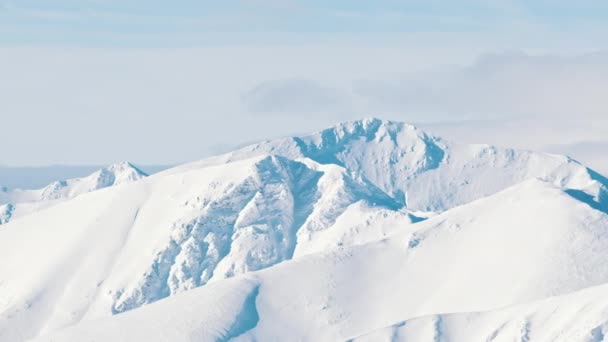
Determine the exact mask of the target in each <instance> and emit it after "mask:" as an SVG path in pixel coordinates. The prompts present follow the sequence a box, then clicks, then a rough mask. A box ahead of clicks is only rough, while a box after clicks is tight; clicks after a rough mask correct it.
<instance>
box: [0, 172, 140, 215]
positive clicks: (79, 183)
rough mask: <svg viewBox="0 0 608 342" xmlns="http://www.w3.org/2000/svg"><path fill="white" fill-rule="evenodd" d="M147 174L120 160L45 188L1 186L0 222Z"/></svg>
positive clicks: (138, 178)
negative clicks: (79, 176) (90, 172)
mask: <svg viewBox="0 0 608 342" xmlns="http://www.w3.org/2000/svg"><path fill="white" fill-rule="evenodd" d="M144 177H147V174H146V173H144V172H143V171H141V170H139V169H138V168H137V167H135V166H133V165H132V164H130V163H127V162H124V163H118V164H113V165H110V166H108V167H105V168H103V169H101V170H98V171H96V172H94V173H93V174H91V175H89V176H86V177H83V178H74V179H68V180H65V181H56V182H53V183H51V184H49V185H47V186H46V187H44V188H42V189H35V190H21V189H15V190H9V189H7V188H2V190H0V224H5V223H7V222H8V221H10V220H12V219H15V218H17V217H20V216H24V215H28V214H30V213H32V212H36V211H38V210H41V209H44V208H48V207H50V206H52V205H55V204H57V203H59V202H60V201H65V200H68V199H70V198H74V197H76V196H79V195H82V194H85V193H88V192H91V191H95V190H99V189H103V188H107V187H110V186H114V185H121V184H127V183H131V182H135V181H137V180H140V179H142V178H144Z"/></svg>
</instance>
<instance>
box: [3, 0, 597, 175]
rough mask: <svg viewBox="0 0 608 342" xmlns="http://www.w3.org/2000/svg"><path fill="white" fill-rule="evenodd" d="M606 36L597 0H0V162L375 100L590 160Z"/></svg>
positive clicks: (285, 131) (169, 147)
mask: <svg viewBox="0 0 608 342" xmlns="http://www.w3.org/2000/svg"><path fill="white" fill-rule="evenodd" d="M606 37H608V2H606V1H577V2H566V1H547V0H543V1H523V0H522V1H515V0H495V1H491V0H489V1H488V0H486V1H482V0H463V1H435V0H430V1H429V0H427V1H421V0H403V1H396V0H395V1H389V0H381V1H316V0H315V1H306V2H304V1H297V0H241V1H172V2H168V1H139V0H132V1H117V0H78V1H77V0H0V75H2V77H1V78H0V103H2V110H1V111H0V119H1V120H0V122H1V123H2V129H3V134H1V135H0V146H11V148H5V149H4V150H3V153H2V154H1V155H0V164H7V165H15V166H19V165H49V164H106V163H112V162H115V161H121V160H130V161H132V162H135V163H140V164H174V163H181V162H187V161H191V160H195V159H200V158H203V157H205V156H208V155H210V154H215V153H219V152H223V151H226V150H229V149H231V148H234V147H235V146H240V145H242V144H244V143H248V142H254V141H256V140H260V139H265V138H272V137H278V136H284V135H290V134H297V133H306V132H309V131H312V130H317V129H321V128H323V127H325V126H328V125H331V124H334V123H336V122H337V121H342V120H352V119H357V118H362V117H369V116H376V117H381V118H387V119H395V120H401V121H408V122H413V123H416V124H418V125H419V126H421V127H422V128H428V129H429V130H431V131H432V132H436V133H438V134H441V135H444V136H446V137H448V138H452V139H456V140H463V141H466V142H472V143H491V144H498V145H508V146H515V147H521V148H530V149H539V150H547V151H550V152H561V153H568V154H570V155H573V156H574V157H575V158H576V157H579V156H580V159H582V160H583V161H584V162H589V163H591V164H592V166H594V167H596V168H598V169H602V170H604V169H605V170H607V171H608V158H606V157H607V155H604V154H603V152H602V151H607V150H608V138H606V134H605V132H606V131H608V114H607V113H606V110H605V108H608V99H606V96H605V90H606V89H608V52H607V51H608V39H606ZM589 146H593V148H589ZM591 151H593V153H591ZM0 181H1V180H0ZM0 183H1V182H0Z"/></svg>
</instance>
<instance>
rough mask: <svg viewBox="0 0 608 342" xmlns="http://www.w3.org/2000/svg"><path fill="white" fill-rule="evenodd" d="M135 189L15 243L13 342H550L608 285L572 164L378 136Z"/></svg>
mask: <svg viewBox="0 0 608 342" xmlns="http://www.w3.org/2000/svg"><path fill="white" fill-rule="evenodd" d="M126 183H129V184H123V185H115V186H111V187H107V188H104V189H101V190H97V191H93V192H88V191H82V192H79V194H81V193H83V192H86V193H85V194H81V195H80V196H76V197H73V198H71V199H66V200H64V201H61V203H57V204H55V205H54V206H52V207H49V208H47V209H44V210H39V211H37V212H35V213H31V214H29V215H24V216H22V217H20V218H19V219H18V220H14V221H12V222H9V223H7V224H5V225H2V226H1V227H0V257H1V259H2V260H5V261H3V262H2V263H0V312H1V313H0V340H2V341H20V340H25V339H28V338H34V337H36V336H45V337H40V338H41V339H42V340H49V341H89V340H92V341H140V340H151V341H215V340H218V341H223V340H228V339H236V340H244V341H249V340H258V341H291V340H296V341H299V340H304V341H335V340H338V341H340V340H348V339H351V338H356V337H359V338H361V339H365V338H367V339H368V340H376V339H378V340H382V339H384V340H388V341H391V340H393V337H394V340H396V341H400V340H403V338H404V336H405V337H407V336H419V339H417V338H414V340H429V341H433V340H437V338H439V340H441V338H444V337H442V336H445V339H448V338H450V336H453V338H454V339H457V340H460V339H462V340H473V341H475V340H480V341H485V340H488V339H489V340H492V338H491V337H494V338H496V339H497V340H500V339H499V338H506V340H512V339H514V338H520V339H521V338H523V337H522V336H523V335H521V334H520V333H521V329H520V330H517V329H515V328H513V329H511V328H509V329H506V328H505V329H501V328H500V327H501V326H503V325H504V326H510V325H508V324H512V325H513V326H517V327H524V328H526V327H527V326H528V325H529V327H528V328H526V329H528V330H529V331H530V335H529V336H531V337H535V338H537V339H538V340H543V338H544V337H543V336H545V335H534V334H533V333H535V332H536V331H537V330H535V329H536V328H535V327H536V326H537V325H538V324H541V323H538V322H545V321H546V320H548V319H549V318H547V317H545V316H543V315H548V314H547V313H546V312H547V311H548V309H546V306H547V305H548V304H546V302H544V301H543V299H544V298H547V297H551V296H565V297H559V298H556V299H554V300H553V299H552V301H553V302H550V303H555V304H550V305H556V306H559V308H560V309H559V310H563V311H564V312H566V313H564V314H563V315H562V316H560V317H564V320H568V319H570V318H571V320H573V319H574V316H575V315H572V316H568V312H569V311H568V310H576V308H578V307H579V306H580V305H583V304H582V302H584V301H588V302H591V301H592V300H591V299H589V298H590V297H589V296H591V295H588V294H584V295H580V296H579V295H578V294H577V293H575V294H572V295H570V294H569V293H572V292H574V291H579V290H583V289H585V288H587V287H590V286H599V287H598V288H597V289H598V290H593V291H591V292H588V293H592V294H594V293H597V295H598V296H600V295H601V288H602V287H601V285H602V284H603V283H608V269H605V265H606V264H608V216H607V215H606V213H605V211H606V210H605V208H606V207H607V206H606V205H607V202H608V199H607V198H606V197H607V196H606V188H605V186H606V184H607V183H608V182H607V181H606V180H605V178H604V177H602V176H600V175H599V174H597V173H595V172H593V171H591V170H589V169H587V168H585V167H584V166H582V165H580V164H579V163H577V162H575V161H573V160H571V159H568V158H566V157H562V156H555V155H548V154H542V153H535V152H530V151H518V150H511V149H503V148H497V147H491V146H485V145H464V144H458V143H453V142H449V141H446V140H444V139H441V138H438V137H433V136H430V135H428V134H426V133H424V132H422V131H420V130H418V129H417V128H415V127H413V126H409V125H405V124H402V123H396V122H388V121H381V120H377V119H367V120H361V121H356V122H348V123H343V124H340V125H338V126H336V127H333V128H330V129H327V130H324V131H322V132H319V133H315V134H312V135H309V136H305V137H295V138H285V139H279V140H275V141H270V142H263V143H260V144H256V145H252V146H249V147H246V148H243V149H241V150H237V151H234V152H231V153H228V154H226V155H222V156H218V157H213V158H209V159H206V160H203V161H199V162H195V163H191V164H186V165H183V166H179V167H176V168H173V169H170V170H167V171H164V172H161V173H159V174H156V175H154V176H151V177H147V178H143V179H140V180H137V181H136V182H126ZM34 203H35V202H34ZM9 260H11V262H9ZM12 260H18V262H12ZM288 260H291V261H288ZM285 261H287V262H285ZM227 278H230V279H227ZM197 287H200V288H197ZM195 288H197V289H195ZM585 291H587V290H585ZM585 293H587V292H585ZM167 297H169V298H167ZM577 298H580V300H579V299H577ZM536 301H538V302H536ZM153 302H157V303H154V304H152V305H147V304H150V303H153ZM531 302H534V304H525V303H531ZM512 305H516V307H515V309H512V310H511V309H503V308H505V307H509V306H512ZM517 305H529V309H526V310H530V311H529V312H533V311H534V310H538V312H539V314H538V315H537V316H534V315H533V317H527V316H526V315H524V313H526V314H527V312H528V311H521V309H520V306H517ZM577 305H578V306H577ZM598 305H599V304H598ZM583 309H584V305H583V306H582V308H581V310H583ZM505 310H506V311H505ZM556 310H557V309H556ZM465 312H484V313H480V314H464V313H465ZM485 312H488V313H485ZM534 312H536V311H534ZM449 313H463V314H457V315H447V314H449ZM115 314H119V315H115ZM438 314H446V315H441V316H437V315H438ZM522 315H524V316H525V317H523V318H522ZM594 315H595V316H594ZM419 317H420V318H419ZM470 317H487V318H483V319H482V318H479V319H478V320H476V321H474V322H473V319H471V318H470ZM569 317H570V318H569ZM589 317H590V318H589V320H590V321H593V322H595V321H598V322H599V321H600V320H601V319H602V317H606V316H604V313H603V311H602V310H599V309H598V310H596V311H589ZM501 319H504V322H503V321H501ZM511 319H512V320H514V322H513V323H509V322H511V321H510V320H511ZM551 319H554V318H553V317H551ZM463 320H465V321H467V322H469V321H471V322H472V323H471V324H473V326H472V328H471V329H468V328H466V326H465V325H463V324H465V323H462V324H461V323H459V322H461V321H463ZM515 320H518V321H517V322H515ZM521 320H524V322H527V323H525V324H524V325H521V326H520V325H517V324H520V323H521V322H520V321H521ZM403 322H405V323H403ZM436 322H439V323H436ZM441 322H447V323H446V324H447V325H445V326H446V327H447V326H448V325H449V327H451V328H450V329H451V330H449V331H448V330H447V329H443V327H444V326H442V325H441V324H440V323H441ZM486 322H487V324H486ZM556 322H557V321H556ZM575 323H576V322H574V321H572V324H575ZM600 323H601V322H600ZM600 323H598V324H596V325H594V326H591V325H593V324H591V323H590V324H581V325H578V326H577V327H575V328H572V329H571V330H567V331H566V330H564V333H563V334H561V335H560V331H561V330H559V331H557V330H556V331H555V333H554V335H551V336H557V337H560V338H562V337H563V338H564V340H565V341H566V340H577V339H576V338H578V337H576V336H579V335H575V333H578V332H579V331H580V333H581V334H582V335H580V336H583V335H584V336H587V335H589V334H591V335H589V336H592V335H593V334H595V335H593V336H600V335H598V333H601V334H603V332H602V331H603V330H602V328H601V327H600V328H598V326H600V325H601V324H600ZM433 324H435V325H433ZM437 324H439V325H438V327H437V326H436V325H437ZM522 324H523V323H522ZM526 324H527V325H526ZM543 324H544V323H543ZM554 324H558V323H554ZM496 325H498V326H496ZM588 325H589V326H588ZM460 326H461V327H460ZM459 327H460V328H459ZM551 327H557V325H551ZM492 329H494V330H496V331H498V333H496V334H495V335H492V334H493V333H494V330H492ZM547 329H549V328H547ZM555 329H557V328H555ZM593 329H595V330H594V331H593V332H592V331H591V330H593ZM598 329H599V330H598ZM490 330H491V331H490ZM468 331H471V333H470V335H462V334H464V333H468ZM486 331H490V332H489V333H487V334H486ZM526 331H527V330H526ZM516 333H517V334H520V335H517V334H516ZM567 333H568V334H570V335H567ZM416 334H419V335H416ZM450 334H455V335H450ZM458 334H461V335H458ZM484 334H485V335H484ZM585 334H587V335H585ZM526 336H527V335H526ZM537 336H538V337H537ZM547 336H549V335H547ZM589 336H587V337H589ZM602 336H603V335H602ZM566 337H572V339H566ZM575 337H576V338H575ZM587 337H580V338H578V340H581V341H587V340H590V339H585V338H587ZM589 338H591V337H589ZM594 338H595V337H594ZM544 340H547V339H546V338H545V339H544ZM549 340H551V339H549Z"/></svg>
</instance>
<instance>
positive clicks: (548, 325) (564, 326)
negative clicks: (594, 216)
mask: <svg viewBox="0 0 608 342" xmlns="http://www.w3.org/2000/svg"><path fill="white" fill-rule="evenodd" d="M607 333H608V285H600V286H596V287H591V288H588V289H584V290H580V291H577V292H574V293H570V294H567V295H562V296H558V297H553V298H549V299H545V300H541V301H536V302H533V303H529V304H523V305H517V306H512V307H508V308H504V309H499V310H493V311H486V312H474V313H457V314H442V315H433V316H425V317H421V318H415V319H411V320H408V321H404V322H399V323H396V324H394V325H392V326H390V327H386V328H382V329H378V330H376V331H373V332H370V333H368V334H365V335H362V336H359V337H357V338H354V339H352V340H351V341H352V342H405V341H495V342H499V341H505V342H506V341H546V342H558V341H559V342H601V341H605V340H606V334H607Z"/></svg>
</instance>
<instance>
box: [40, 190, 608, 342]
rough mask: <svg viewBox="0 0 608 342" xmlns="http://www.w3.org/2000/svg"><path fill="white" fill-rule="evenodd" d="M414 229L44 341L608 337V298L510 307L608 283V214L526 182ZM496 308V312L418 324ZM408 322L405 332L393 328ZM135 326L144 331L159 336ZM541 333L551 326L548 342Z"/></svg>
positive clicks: (222, 283) (90, 323)
mask: <svg viewBox="0 0 608 342" xmlns="http://www.w3.org/2000/svg"><path fill="white" fill-rule="evenodd" d="M413 227H416V228H415V230H409V231H408V230H405V231H402V232H401V233H398V234H396V235H393V236H391V237H389V238H387V239H383V240H379V241H376V242H372V243H368V244H365V245H358V246H350V247H345V248H342V249H336V250H332V251H326V252H324V253H318V254H314V255H310V256H307V257H303V258H298V259H295V260H293V261H290V262H286V263H282V264H280V265H277V266H274V267H271V268H268V269H266V270H262V271H259V272H254V273H249V274H246V275H244V276H239V277H235V278H232V279H229V280H224V281H219V282H216V283H213V284H210V285H207V286H204V287H202V288H200V289H195V290H192V291H188V292H187V293H183V294H180V295H176V296H174V297H173V298H171V299H170V300H163V301H160V302H159V303H156V304H152V305H150V306H146V307H143V308H140V309H137V310H134V311H133V312H130V313H126V314H125V315H117V316H114V317H112V318H107V319H101V320H92V321H83V322H82V323H81V324H78V325H76V326H74V327H72V328H68V329H66V330H64V331H59V332H57V333H54V334H51V335H49V336H48V337H45V338H42V339H40V340H41V341H79V340H81V339H82V338H84V337H86V336H91V334H94V335H95V336H96V337H98V338H99V339H100V340H103V341H113V340H125V341H128V340H141V339H143V340H153V341H155V340H160V338H158V336H163V338H164V339H167V340H171V341H189V340H191V339H192V338H196V339H197V340H209V341H216V340H227V339H231V338H234V340H235V341H256V340H258V341H285V340H298V341H341V340H342V341H344V340H349V339H351V338H355V337H358V336H365V335H366V334H371V335H369V336H366V338H368V339H367V340H373V341H376V340H380V341H382V340H383V339H382V338H384V337H385V336H392V335H389V334H387V333H386V330H389V332H394V331H396V335H394V336H397V337H398V336H401V335H400V334H402V333H403V334H404V335H403V336H410V337H414V338H413V340H427V338H428V339H429V340H433V338H432V337H436V336H443V335H441V334H445V337H454V338H455V340H466V341H485V340H487V338H488V337H491V336H494V335H495V336H500V338H504V340H510V338H511V337H512V336H513V335H514V334H515V336H516V337H518V338H519V337H521V336H526V334H527V333H530V336H536V337H539V339H538V340H539V341H544V340H545V339H542V338H540V337H543V336H546V337H547V339H546V340H552V339H551V338H549V337H551V336H552V335H550V333H551V332H555V333H558V334H559V333H564V334H565V335H564V336H566V337H577V338H575V339H573V340H574V341H577V340H580V341H590V340H592V339H591V337H592V336H596V335H576V333H577V332H579V333H581V334H588V333H591V332H594V334H597V333H602V331H604V330H603V326H604V324H605V323H604V322H605V308H606V301H605V300H603V299H601V300H600V301H598V302H594V301H593V299H594V298H596V299H597V298H599V297H601V296H605V291H606V290H605V287H603V290H598V291H596V290H591V291H592V292H589V293H590V294H591V295H587V294H584V293H581V294H580V295H579V294H577V293H574V294H573V295H569V296H567V297H569V298H572V300H575V301H579V300H580V302H578V303H577V304H575V305H574V306H567V307H562V306H561V304H559V303H557V302H560V301H561V299H557V300H554V299H549V300H548V301H545V302H539V303H533V304H530V305H524V306H520V307H514V308H508V309H502V308H504V307H506V306H510V305H520V304H522V303H528V302H533V301H536V300H541V299H543V298H546V297H549V296H556V295H564V294H567V293H571V292H574V291H578V290H581V289H584V288H587V287H591V286H596V285H600V284H604V283H606V282H608V270H606V268H605V267H603V266H604V265H605V264H606V263H607V262H608V215H606V214H605V213H603V212H601V211H598V210H595V209H593V208H591V207H590V206H589V205H587V204H585V203H583V202H580V201H579V200H577V199H576V198H574V197H572V196H570V195H569V194H568V193H566V192H564V191H562V190H561V189H559V188H557V187H555V186H553V185H551V184H549V183H545V182H541V181H535V180H534V181H528V182H525V183H523V184H521V185H518V186H515V187H513V188H509V189H508V190H506V191H503V192H501V193H499V194H496V195H494V196H491V197H488V198H485V199H481V200H479V201H475V202H473V203H470V204H467V205H465V206H462V207H459V208H456V209H454V210H450V211H448V212H445V213H443V214H440V215H438V216H435V217H433V218H430V219H428V220H426V221H423V222H420V223H418V224H416V225H413ZM567 297H564V298H567ZM566 300H567V301H569V300H570V299H566ZM209 307H212V308H213V309H212V310H209ZM487 310H497V311H496V313H490V314H462V315H460V317H459V316H458V315H457V316H455V317H453V318H452V317H450V315H440V316H431V317H430V318H423V319H421V320H418V323H417V322H416V320H413V319H415V318H417V317H421V316H427V315H432V314H436V313H444V312H472V311H487ZM579 310H584V312H582V313H581V312H580V311H579ZM168 312H169V313H171V317H172V319H170V320H167V318H166V317H167V313H168ZM537 315H538V316H537ZM562 319H564V320H562ZM579 319H580V320H579ZM411 320H413V321H411ZM403 321H406V323H405V326H402V325H399V324H397V325H396V326H394V327H391V328H384V327H387V326H391V325H394V324H396V323H398V322H403ZM137 322H146V323H147V325H146V327H147V329H143V330H142V329H141V325H138V323H137ZM579 322H580V324H578V323H579ZM503 323H504V324H503ZM467 324H470V325H471V329H470V330H467V327H468V326H467ZM536 324H538V326H537V325H536ZM545 324H546V325H545ZM576 325H578V328H577V327H576ZM543 326H546V327H548V328H550V329H549V330H547V331H546V332H547V335H546V334H544V333H545V331H543V330H542V329H541V327H543ZM600 326H602V328H598V327H600ZM564 328H567V329H564ZM378 329H380V330H378ZM418 333H419V334H418ZM478 333H479V334H478ZM518 333H519V334H520V335H517V334H518ZM570 333H573V334H572V335H571V334H570ZM405 334H409V335H405ZM370 336H371V337H370ZM416 336H417V337H419V338H415V337H416ZM429 337H430V338H429ZM459 337H470V338H462V339H460V338H459ZM583 337H585V338H586V339H583ZM362 338H363V337H362ZM386 340H387V341H393V340H391V339H390V338H387V339H386ZM397 340H399V339H397ZM490 340H491V339H490ZM498 340H500V339H498ZM563 340H565V341H569V339H568V338H565V337H564V338H563Z"/></svg>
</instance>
